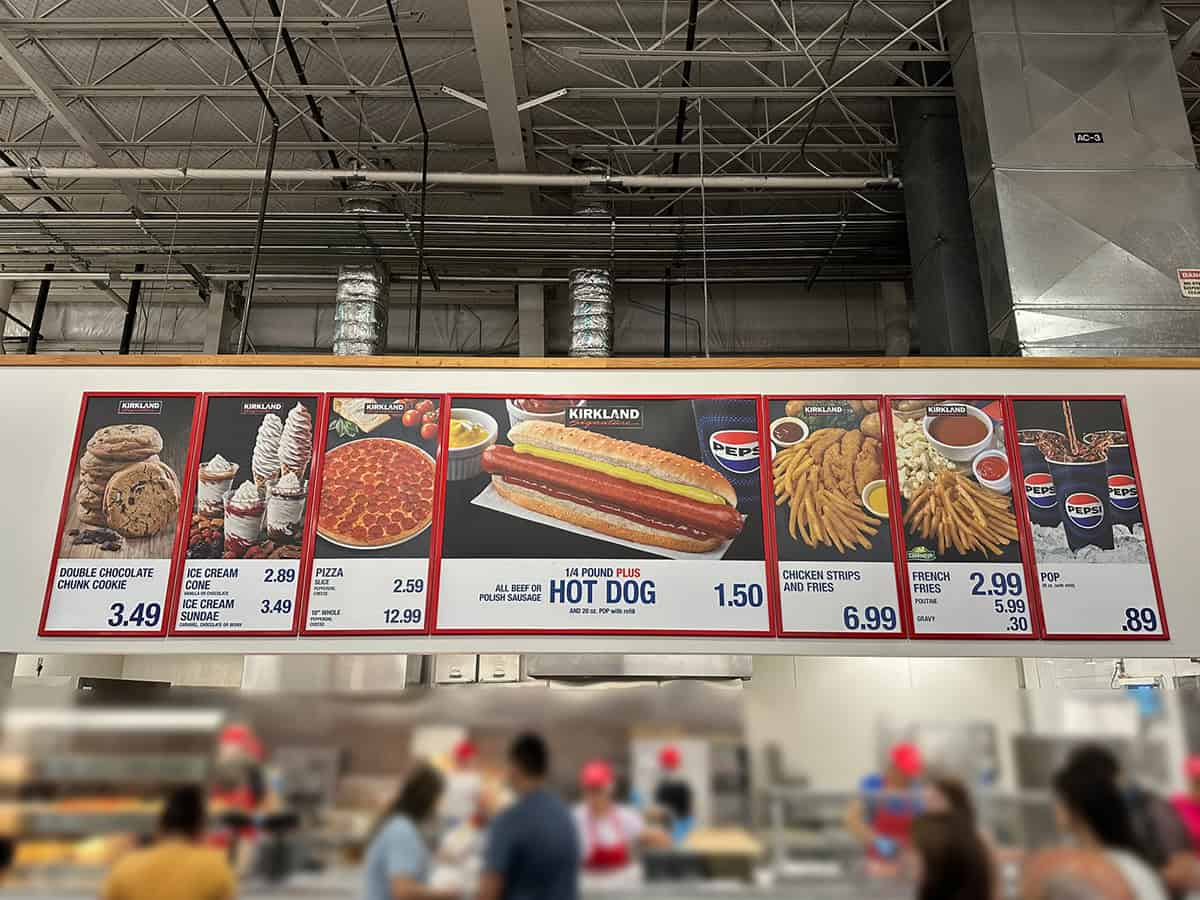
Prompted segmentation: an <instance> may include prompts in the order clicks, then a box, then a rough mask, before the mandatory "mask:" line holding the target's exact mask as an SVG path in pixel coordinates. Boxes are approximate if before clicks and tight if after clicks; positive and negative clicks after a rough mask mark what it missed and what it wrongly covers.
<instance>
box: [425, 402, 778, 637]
mask: <svg viewBox="0 0 1200 900" xmlns="http://www.w3.org/2000/svg"><path fill="white" fill-rule="evenodd" d="M759 416H760V398H758V397H755V396H734V397H714V396H708V395H669V396H628V395H618V394H608V395H603V394H601V395H586V396H585V395H575V396H535V395H515V396H514V395H508V396H505V395H500V394H459V395H453V396H452V397H451V398H450V409H449V416H448V417H447V416H446V415H443V416H442V423H443V427H442V429H441V432H442V446H441V457H440V458H441V459H443V460H444V467H443V471H444V473H445V474H444V480H443V483H442V487H441V493H440V498H439V500H440V504H441V507H442V516H443V524H442V527H441V538H440V546H437V545H436V544H435V547H434V553H435V556H436V558H435V561H434V581H435V585H434V597H433V601H432V604H431V612H430V616H431V618H432V623H431V624H432V631H433V633H434V634H456V633H458V634H465V633H470V634H613V635H616V634H630V635H637V634H654V635H695V636H703V635H709V636H728V637H748V636H761V637H765V636H770V635H771V634H772V633H773V628H772V624H773V621H774V619H773V614H772V611H771V603H770V600H769V594H770V592H769V591H768V567H767V564H766V560H767V558H768V557H767V546H768V543H767V537H766V534H765V531H764V515H763V509H764V506H765V505H766V503H767V501H768V497H767V495H766V493H765V489H766V482H765V481H764V480H763V479H762V478H761V477H760V475H761V471H760V470H761V465H760V448H759V441H760V436H761V429H760V422H759Z"/></svg>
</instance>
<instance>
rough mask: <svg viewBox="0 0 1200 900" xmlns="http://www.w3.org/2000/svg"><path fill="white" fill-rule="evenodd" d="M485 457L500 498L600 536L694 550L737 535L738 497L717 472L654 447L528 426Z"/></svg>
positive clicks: (563, 429) (579, 431)
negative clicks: (590, 530) (508, 442)
mask: <svg viewBox="0 0 1200 900" xmlns="http://www.w3.org/2000/svg"><path fill="white" fill-rule="evenodd" d="M508 439H509V440H510V441H511V442H512V446H511V447H505V446H501V445H499V444H497V445H495V446H492V447H489V448H488V449H487V450H485V451H484V453H483V468H484V470H485V471H487V472H490V473H491V475H492V485H493V486H494V487H495V489H496V492H497V493H499V494H500V496H502V497H504V498H506V499H508V500H511V501H512V502H513V503H516V504H517V505H518V506H523V507H525V508H526V509H531V510H533V511H534V512H539V513H542V514H543V515H547V516H553V517H554V518H556V519H561V520H563V521H564V522H569V523H570V524H572V525H578V526H580V527H581V528H590V529H592V530H593V531H599V532H601V533H602V534H607V535H611V536H612V537H617V538H621V539H622V540H628V541H635V542H637V543H642V544H651V545H653V546H656V547H666V548H669V549H672V550H683V551H688V552H692V553H699V552H703V551H706V550H712V549H715V548H716V547H719V546H720V545H721V544H722V543H724V542H725V541H727V540H729V539H730V538H733V537H736V536H737V535H738V534H739V533H740V532H741V530H742V524H743V523H742V517H741V515H740V514H739V513H738V511H737V494H736V493H735V492H734V490H733V486H732V485H731V484H730V483H729V481H728V480H727V479H726V478H725V477H724V476H722V475H721V473H720V472H717V471H716V470H715V469H712V468H710V467H709V466H706V465H704V464H703V463H701V462H697V461H696V460H694V459H688V458H687V457H686V456H680V455H679V454H677V453H670V452H668V451H666V450H659V449H658V448H657V447H648V446H646V445H645V444H635V443H634V442H632V441H621V440H617V439H616V438H611V437H607V436H606V435H602V434H596V433H594V432H591V431H586V430H584V429H582V428H568V427H566V426H564V425H559V424H558V423H556V422H544V421H525V422H521V423H519V424H517V425H514V426H513V427H512V428H511V429H510V430H509V432H508Z"/></svg>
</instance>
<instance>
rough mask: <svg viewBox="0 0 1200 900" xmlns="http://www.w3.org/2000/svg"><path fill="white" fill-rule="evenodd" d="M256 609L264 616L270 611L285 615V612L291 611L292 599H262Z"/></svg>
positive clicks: (270, 612)
mask: <svg viewBox="0 0 1200 900" xmlns="http://www.w3.org/2000/svg"><path fill="white" fill-rule="evenodd" d="M258 611H259V612H261V613H262V614H263V615H264V616H265V615H270V614H272V613H276V614H278V615H286V614H287V613H290V612H291V611H292V601H291V600H286V599H285V600H275V601H271V600H264V601H263V602H262V604H261V605H260V606H259V608H258Z"/></svg>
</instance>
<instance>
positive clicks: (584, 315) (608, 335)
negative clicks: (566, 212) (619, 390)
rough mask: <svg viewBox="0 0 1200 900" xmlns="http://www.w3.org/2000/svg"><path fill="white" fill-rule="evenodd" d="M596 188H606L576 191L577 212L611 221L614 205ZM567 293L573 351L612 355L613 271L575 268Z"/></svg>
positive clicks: (571, 352)
mask: <svg viewBox="0 0 1200 900" xmlns="http://www.w3.org/2000/svg"><path fill="white" fill-rule="evenodd" d="M588 171H590V172H595V170H588ZM595 174H602V173H599V172H595ZM597 190H603V189H602V188H601V189H593V188H585V189H584V190H582V191H580V192H579V193H578V194H577V195H576V197H575V215H576V216H577V217H579V218H593V219H595V220H596V221H597V222H601V221H607V222H610V223H611V222H612V208H611V206H610V204H609V202H608V200H607V198H606V197H604V196H603V195H602V194H600V193H597ZM568 293H569V295H570V300H571V348H570V351H569V353H570V355H571V356H591V357H599V356H612V346H613V341H612V335H613V306H612V299H613V298H612V272H611V271H610V270H609V269H607V268H605V269H601V268H584V269H572V270H571V273H570V287H569V289H568Z"/></svg>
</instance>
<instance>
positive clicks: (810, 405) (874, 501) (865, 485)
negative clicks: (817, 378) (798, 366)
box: [762, 395, 907, 638]
mask: <svg viewBox="0 0 1200 900" xmlns="http://www.w3.org/2000/svg"><path fill="white" fill-rule="evenodd" d="M888 418H889V417H888V416H887V412H886V407H885V406H884V405H883V398H881V397H879V396H864V395H847V396H801V395H792V396H786V397H785V396H772V397H767V398H765V412H764V415H763V416H762V419H763V424H764V429H763V436H762V445H763V446H764V447H769V448H770V458H771V464H770V465H769V466H765V467H764V480H765V481H766V482H767V483H768V485H769V489H770V496H771V498H772V502H771V508H772V510H773V515H772V516H770V517H769V521H770V522H771V524H772V525H773V527H769V528H768V534H769V537H770V539H771V541H772V545H773V548H774V551H775V552H774V553H773V554H772V557H773V558H774V559H775V560H776V562H777V565H776V566H775V571H774V573H773V574H774V575H775V576H776V577H775V578H774V579H773V582H774V590H776V591H777V592H778V593H777V597H778V606H779V611H780V616H781V623H780V633H781V634H782V635H783V636H785V637H826V638H864V637H865V638H902V637H904V636H905V634H906V630H907V628H906V621H905V620H906V615H905V612H906V611H905V609H904V607H903V606H902V604H901V603H900V600H899V597H900V581H899V574H898V570H897V568H896V564H895V559H896V544H895V541H894V540H893V537H894V534H893V531H894V528H893V526H892V524H891V519H890V516H889V513H890V496H889V490H888V482H889V481H890V480H891V478H892V474H891V473H892V472H893V471H894V467H893V466H892V465H891V464H890V461H889V458H888V456H889V452H888V451H889V449H890V445H889V443H888V441H887V438H886V434H885V431H886V428H887V424H888Z"/></svg>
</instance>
